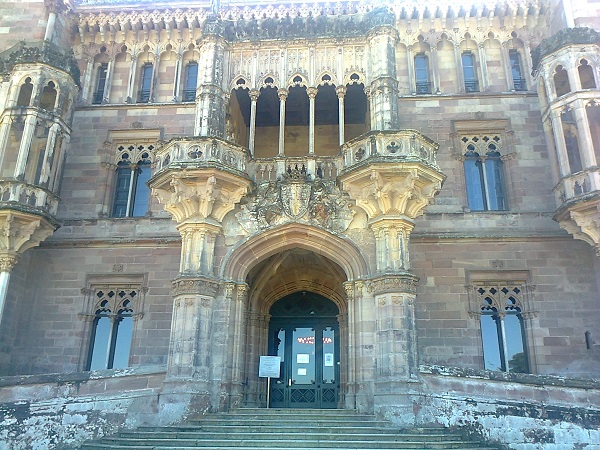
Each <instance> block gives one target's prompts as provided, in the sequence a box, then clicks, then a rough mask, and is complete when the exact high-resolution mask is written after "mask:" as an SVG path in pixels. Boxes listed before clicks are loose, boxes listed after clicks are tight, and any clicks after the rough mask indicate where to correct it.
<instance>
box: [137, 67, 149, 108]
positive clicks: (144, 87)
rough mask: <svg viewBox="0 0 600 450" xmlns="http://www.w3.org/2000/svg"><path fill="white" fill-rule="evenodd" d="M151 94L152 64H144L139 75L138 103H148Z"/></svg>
mask: <svg viewBox="0 0 600 450" xmlns="http://www.w3.org/2000/svg"><path fill="white" fill-rule="evenodd" d="M151 92H152V63H146V64H144V65H143V66H142V73H141V74H140V91H139V93H138V102H139V103H148V102H149V101H150V94H151Z"/></svg>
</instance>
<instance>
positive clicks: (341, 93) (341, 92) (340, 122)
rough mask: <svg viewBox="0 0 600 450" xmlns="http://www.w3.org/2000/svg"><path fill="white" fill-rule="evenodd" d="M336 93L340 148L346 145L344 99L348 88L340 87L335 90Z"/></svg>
mask: <svg viewBox="0 0 600 450" xmlns="http://www.w3.org/2000/svg"><path fill="white" fill-rule="evenodd" d="M335 93H336V94H337V97H338V131H339V136H340V139H339V144H340V146H342V145H344V142H346V132H345V121H346V119H345V118H344V98H345V97H346V86H338V87H337V88H336V89H335Z"/></svg>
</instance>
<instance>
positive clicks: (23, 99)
mask: <svg viewBox="0 0 600 450" xmlns="http://www.w3.org/2000/svg"><path fill="white" fill-rule="evenodd" d="M32 92H33V84H31V78H29V77H27V78H26V79H25V83H23V84H22V85H21V89H19V97H18V98H17V106H29V104H30V103H31V94H32Z"/></svg>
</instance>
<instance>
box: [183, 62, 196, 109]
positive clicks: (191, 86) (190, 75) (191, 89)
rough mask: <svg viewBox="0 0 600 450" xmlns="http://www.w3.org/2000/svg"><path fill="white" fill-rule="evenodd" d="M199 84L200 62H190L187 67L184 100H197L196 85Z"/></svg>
mask: <svg viewBox="0 0 600 450" xmlns="http://www.w3.org/2000/svg"><path fill="white" fill-rule="evenodd" d="M197 84H198V64H197V63H189V64H188V65H187V66H186V67H185V83H184V87H183V95H182V100H183V101H184V102H193V101H194V100H196V85H197Z"/></svg>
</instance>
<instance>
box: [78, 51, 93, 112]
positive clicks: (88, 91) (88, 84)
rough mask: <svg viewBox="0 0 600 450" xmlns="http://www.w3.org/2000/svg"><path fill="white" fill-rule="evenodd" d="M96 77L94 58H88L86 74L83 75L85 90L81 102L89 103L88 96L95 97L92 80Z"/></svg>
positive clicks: (82, 92)
mask: <svg viewBox="0 0 600 450" xmlns="http://www.w3.org/2000/svg"><path fill="white" fill-rule="evenodd" d="M93 75H94V58H88V60H87V65H86V66H85V72H84V74H83V89H82V91H81V100H82V101H83V103H87V101H88V95H94V94H93V92H92V89H93V88H92V78H93Z"/></svg>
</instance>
